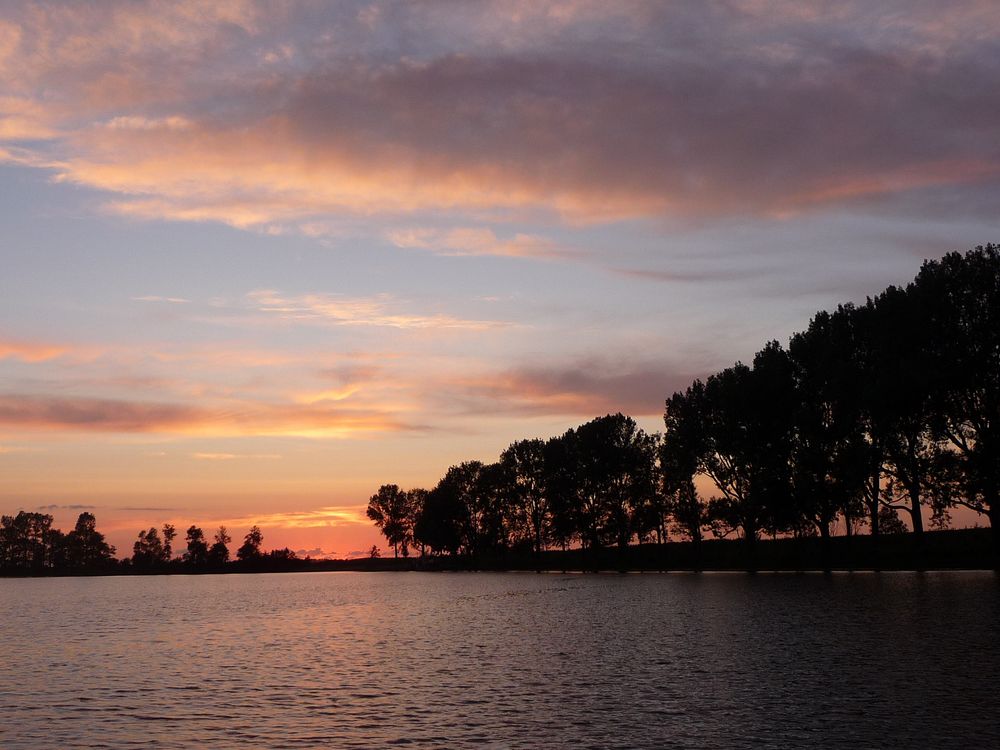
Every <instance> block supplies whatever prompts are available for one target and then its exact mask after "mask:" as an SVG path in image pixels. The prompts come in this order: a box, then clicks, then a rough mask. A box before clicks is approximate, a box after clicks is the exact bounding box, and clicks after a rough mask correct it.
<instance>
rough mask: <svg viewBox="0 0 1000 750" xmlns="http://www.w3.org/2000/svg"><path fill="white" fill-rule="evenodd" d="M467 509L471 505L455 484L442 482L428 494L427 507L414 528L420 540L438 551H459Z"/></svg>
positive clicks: (422, 509)
mask: <svg viewBox="0 0 1000 750" xmlns="http://www.w3.org/2000/svg"><path fill="white" fill-rule="evenodd" d="M467 513H468V509H467V508H466V507H465V504H464V503H463V502H462V499H461V497H459V495H458V493H457V492H456V491H455V488H454V486H452V485H449V484H442V483H438V485H437V486H435V487H434V489H432V490H430V491H429V492H428V493H427V495H426V496H425V497H424V504H423V507H422V508H421V509H420V513H419V514H418V515H417V519H416V524H415V525H414V528H413V532H414V537H415V538H416V540H417V543H418V544H422V545H425V546H427V547H429V548H430V549H431V551H432V552H434V553H436V554H440V553H442V552H447V553H448V554H450V555H456V554H458V550H459V549H460V548H461V546H462V543H463V531H464V530H465V528H466V526H467V520H466V515H467Z"/></svg>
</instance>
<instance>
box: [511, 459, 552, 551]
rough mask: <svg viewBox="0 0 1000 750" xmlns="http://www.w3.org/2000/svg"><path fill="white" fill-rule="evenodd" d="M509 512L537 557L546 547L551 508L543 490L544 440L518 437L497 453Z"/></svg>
mask: <svg viewBox="0 0 1000 750" xmlns="http://www.w3.org/2000/svg"><path fill="white" fill-rule="evenodd" d="M500 466H501V467H502V470H503V473H504V481H505V482H506V484H507V486H508V487H509V490H510V493H511V496H510V501H511V505H512V515H513V517H514V519H515V523H516V524H517V525H518V526H520V527H521V528H523V529H524V535H525V536H526V537H527V538H528V539H529V540H530V541H531V547H532V550H533V551H534V553H535V556H536V558H537V557H538V556H539V555H540V554H541V552H542V550H544V549H545V542H546V535H547V534H546V532H547V531H548V526H549V520H550V508H549V503H548V497H547V493H546V491H545V442H544V441H542V440H518V441H516V442H514V443H511V444H510V445H509V446H508V447H507V449H506V450H505V451H504V452H503V453H501V454H500Z"/></svg>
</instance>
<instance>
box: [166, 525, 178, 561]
mask: <svg viewBox="0 0 1000 750" xmlns="http://www.w3.org/2000/svg"><path fill="white" fill-rule="evenodd" d="M176 538H177V529H175V528H174V525H173V524H172V523H165V524H163V562H170V561H171V560H172V559H173V556H174V547H173V544H174V539H176Z"/></svg>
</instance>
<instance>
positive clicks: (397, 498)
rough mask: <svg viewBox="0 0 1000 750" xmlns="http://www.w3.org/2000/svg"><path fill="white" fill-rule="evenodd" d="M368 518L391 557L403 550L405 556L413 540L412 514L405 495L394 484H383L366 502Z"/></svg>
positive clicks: (397, 555) (396, 555)
mask: <svg viewBox="0 0 1000 750" xmlns="http://www.w3.org/2000/svg"><path fill="white" fill-rule="evenodd" d="M367 514H368V518H370V519H371V520H372V521H374V522H375V525H376V526H378V527H379V528H380V529H381V530H382V534H383V535H384V536H385V538H386V540H387V541H388V542H389V545H390V546H391V547H392V555H393V557H399V550H400V548H401V547H402V548H403V554H404V556H406V554H407V552H406V548H407V545H408V544H409V543H410V542H411V541H412V539H413V528H412V526H411V523H412V513H411V511H410V502H409V498H408V497H407V495H406V493H405V492H404V491H403V490H401V489H400V488H399V486H398V485H395V484H383V485H382V486H381V487H379V488H378V492H376V493H375V494H374V495H372V496H371V498H370V499H369V500H368V511H367Z"/></svg>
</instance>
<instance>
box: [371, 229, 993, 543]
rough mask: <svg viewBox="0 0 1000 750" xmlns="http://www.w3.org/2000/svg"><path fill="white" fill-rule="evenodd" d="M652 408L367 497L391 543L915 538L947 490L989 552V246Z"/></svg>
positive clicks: (933, 266) (841, 311)
mask: <svg viewBox="0 0 1000 750" xmlns="http://www.w3.org/2000/svg"><path fill="white" fill-rule="evenodd" d="M664 428H665V429H664V431H663V433H661V434H660V433H658V434H648V433H646V432H645V431H643V430H642V429H640V428H639V427H638V426H637V425H636V422H635V421H634V420H633V419H631V418H630V417H627V416H625V415H623V414H613V415H607V416H604V417H599V418H597V419H593V420H591V421H589V422H587V423H586V424H583V425H580V426H579V427H576V428H573V429H570V430H568V431H567V432H566V433H565V434H563V435H560V436H557V437H553V438H550V439H548V440H539V439H527V440H519V441H516V442H514V443H512V444H511V445H510V446H509V447H508V448H507V449H506V450H505V451H503V453H501V455H500V456H499V459H498V460H497V461H496V462H494V463H483V462H480V461H466V462H463V463H460V464H458V465H456V466H452V467H451V468H449V469H448V470H447V472H446V473H445V475H444V477H443V478H442V479H441V480H440V481H439V482H438V484H437V485H436V486H435V487H434V488H432V489H430V490H425V489H411V490H403V489H401V488H400V487H398V486H397V485H395V484H386V485H383V486H382V487H380V488H379V490H378V491H377V492H376V493H375V494H374V495H373V496H372V497H371V499H370V501H369V505H368V517H369V518H370V519H371V520H372V521H373V522H374V523H375V525H376V526H377V527H378V528H379V529H381V531H382V533H383V534H384V536H385V537H386V539H387V541H388V543H389V545H390V546H391V547H392V549H393V551H394V554H396V555H400V554H402V555H403V556H407V555H409V553H410V550H411V549H416V550H418V551H419V553H420V554H421V555H423V554H427V553H430V554H450V555H459V554H464V555H467V556H468V557H469V558H470V559H472V560H475V559H477V558H479V557H481V556H484V555H495V554H504V553H505V552H506V551H508V550H511V549H518V548H520V549H530V550H532V551H533V552H534V553H535V554H536V555H538V554H540V553H541V552H542V551H544V550H546V549H550V548H563V549H565V548H567V547H568V546H571V545H573V546H580V547H583V548H585V549H598V548H600V547H605V546H609V545H615V546H617V547H618V548H619V549H621V550H624V549H625V548H626V547H627V546H628V545H630V544H632V543H634V542H640V543H642V542H647V541H656V542H658V543H663V542H665V541H667V540H668V538H670V537H671V535H673V536H675V537H681V538H684V539H687V540H690V541H691V542H692V543H694V545H698V544H699V543H700V542H701V540H702V539H703V537H704V535H705V534H706V533H711V534H712V535H714V536H716V537H728V536H733V535H735V536H738V537H740V538H742V539H743V540H744V542H745V546H746V548H747V550H748V554H749V555H751V556H752V554H753V549H754V546H755V544H756V542H757V540H758V539H760V538H761V537H762V536H765V535H770V536H773V537H776V536H818V537H820V538H821V540H822V541H821V544H822V545H824V547H828V546H829V538H830V536H831V535H832V534H833V533H834V532H835V529H836V528H842V529H843V533H844V534H846V535H854V534H860V533H864V532H867V533H868V534H869V535H871V536H872V537H873V540H874V542H875V543H877V540H878V538H879V536H880V535H882V534H887V533H901V532H903V531H907V530H910V531H911V533H912V535H913V538H914V540H915V542H916V544H917V545H918V546H919V545H920V544H921V540H922V537H923V534H924V516H925V510H926V514H927V515H929V519H930V522H931V524H932V525H934V526H937V527H941V528H944V527H946V526H947V525H948V523H949V519H950V511H951V510H952V509H954V508H957V507H965V508H969V509H971V510H973V511H975V512H976V513H978V514H980V515H981V516H983V517H985V519H986V520H987V521H988V523H989V525H990V527H991V528H992V539H993V548H994V554H996V555H1000V248H998V247H997V246H996V245H986V246H980V247H976V248H975V249H973V250H971V251H969V252H967V253H965V254H961V253H957V252H953V253H949V254H948V255H946V256H944V257H943V258H941V259H940V260H930V261H925V262H924V263H923V265H922V267H921V268H920V271H919V273H918V275H917V276H916V278H915V279H914V280H913V281H912V282H910V283H909V284H907V285H906V286H903V287H897V286H890V287H888V288H887V289H885V290H884V291H883V292H882V293H880V294H878V295H877V296H875V297H872V298H869V299H867V301H866V302H865V303H864V304H863V305H854V304H851V303H847V304H842V305H839V306H838V307H837V308H836V310H834V311H832V312H829V311H821V312H818V313H817V314H816V315H815V316H813V318H812V319H811V320H810V322H809V324H808V327H807V328H806V329H805V330H804V331H801V332H799V333H796V334H794V335H793V336H792V337H791V338H790V340H789V342H788V344H787V346H782V345H781V344H780V343H779V342H777V341H771V342H769V343H767V344H766V345H765V346H764V347H763V348H762V349H761V350H760V351H759V352H757V354H756V355H754V357H753V359H752V361H751V362H750V364H744V363H742V362H737V363H735V364H734V365H733V366H732V367H728V368H726V369H724V370H722V371H721V372H717V373H715V374H713V375H710V376H709V377H707V378H705V379H703V380H702V379H698V380H695V381H694V382H693V383H692V384H691V385H690V386H689V387H688V388H686V389H685V390H683V391H678V392H676V393H674V394H672V395H671V396H670V397H669V398H667V399H666V401H665V410H664ZM699 477H702V478H704V479H702V480H701V481H696V480H698V479H699ZM706 485H707V486H710V487H712V488H713V491H712V492H710V493H709V496H708V497H705V496H703V495H702V493H700V492H699V490H698V487H699V486H706ZM899 514H902V515H903V517H904V518H905V519H906V520H907V521H908V524H906V525H904V523H903V522H902V521H901V520H900V517H899ZM907 527H908V528H907Z"/></svg>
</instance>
